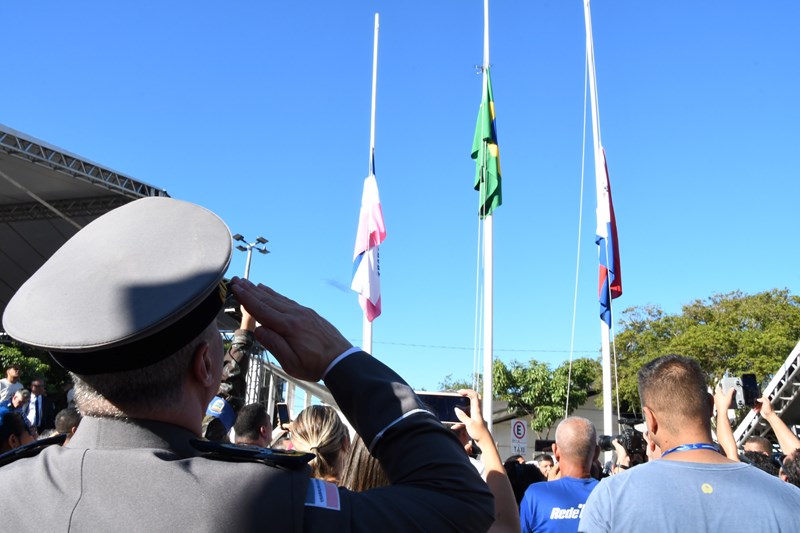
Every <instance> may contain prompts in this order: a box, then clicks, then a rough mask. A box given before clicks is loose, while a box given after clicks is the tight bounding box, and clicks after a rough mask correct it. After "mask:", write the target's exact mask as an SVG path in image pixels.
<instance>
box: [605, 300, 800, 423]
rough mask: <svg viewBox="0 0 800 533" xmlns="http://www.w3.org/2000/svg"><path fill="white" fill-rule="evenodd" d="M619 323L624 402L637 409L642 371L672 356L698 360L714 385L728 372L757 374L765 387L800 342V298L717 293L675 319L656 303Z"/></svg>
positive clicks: (624, 316)
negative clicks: (638, 375) (646, 365)
mask: <svg viewBox="0 0 800 533" xmlns="http://www.w3.org/2000/svg"><path fill="white" fill-rule="evenodd" d="M620 325H621V328H620V330H619V331H618V332H617V334H616V336H615V337H616V339H615V340H616V353H617V372H618V376H619V395H620V401H621V402H622V403H623V405H624V406H630V407H631V408H638V406H639V404H640V401H639V391H638V388H637V377H636V374H637V372H638V370H639V368H641V367H642V365H644V364H645V363H647V362H649V361H651V360H653V359H655V358H656V357H659V356H662V355H666V354H670V353H675V354H680V355H686V356H689V357H693V358H694V359H697V361H698V362H699V363H700V366H701V367H702V368H703V370H704V371H705V373H706V375H707V376H708V382H709V385H713V384H715V383H716V382H717V381H718V380H719V378H721V377H722V376H723V375H724V373H725V372H726V371H728V372H730V375H734V376H739V375H741V374H744V373H754V374H755V375H756V377H757V379H759V381H760V382H761V384H762V386H764V385H766V384H767V383H768V382H769V380H770V379H771V378H772V376H773V375H774V373H775V372H776V371H777V370H778V368H779V367H780V365H781V363H783V361H784V360H785V359H786V356H787V355H788V354H789V352H790V351H791V350H792V348H794V346H795V344H797V341H798V340H799V339H800V298H799V297H797V296H793V295H791V294H790V292H789V290H788V289H783V290H779V289H774V290H771V291H766V292H761V293H758V294H752V295H748V294H744V293H742V292H739V291H736V292H731V293H727V294H714V295H712V296H711V297H709V298H707V299H704V300H695V301H693V302H691V303H689V304H687V305H685V306H683V309H682V310H681V313H679V314H674V315H670V314H666V313H664V312H663V311H662V310H661V309H660V308H659V307H658V306H652V305H651V306H640V307H633V308H629V309H625V310H624V311H623V313H622V318H621V320H620Z"/></svg>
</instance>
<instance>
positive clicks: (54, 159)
mask: <svg viewBox="0 0 800 533" xmlns="http://www.w3.org/2000/svg"><path fill="white" fill-rule="evenodd" d="M0 150H2V151H4V152H6V153H7V154H9V155H12V156H15V157H19V158H20V159H24V160H26V161H30V162H31V163H36V164H39V165H43V166H45V167H47V168H50V169H52V170H56V171H59V172H63V173H65V174H67V175H69V176H72V177H75V178H78V179H81V180H84V181H87V182H89V183H91V184H93V185H99V186H101V187H105V188H107V189H111V190H113V191H115V192H117V193H119V194H122V195H124V196H127V197H128V198H130V199H136V198H143V197H145V196H166V195H167V194H166V191H164V190H163V189H157V188H155V187H153V186H151V185H147V184H146V183H142V182H140V181H137V180H135V179H133V178H131V177H129V176H125V175H124V174H120V173H118V172H115V171H113V170H108V169H106V168H103V167H101V166H99V165H96V164H95V163H92V162H90V161H86V160H84V159H81V158H79V157H77V156H74V155H72V154H70V153H68V152H65V151H63V150H59V149H58V148H55V147H51V146H48V145H46V144H45V143H41V142H37V141H34V140H32V139H29V138H26V137H24V136H22V135H20V134H18V133H16V132H13V131H8V130H0Z"/></svg>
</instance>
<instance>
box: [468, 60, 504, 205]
mask: <svg viewBox="0 0 800 533" xmlns="http://www.w3.org/2000/svg"><path fill="white" fill-rule="evenodd" d="M485 83H486V87H485V90H484V91H483V99H482V100H481V108H480V111H478V123H477V124H476V126H475V138H474V140H473V141H472V159H474V160H475V163H476V165H475V190H476V191H478V192H479V194H480V203H479V204H478V214H479V215H480V217H481V218H484V217H486V216H487V215H491V214H492V211H494V209H495V208H496V207H499V206H500V205H501V204H502V203H503V195H502V186H501V185H502V183H501V182H502V177H501V174H500V152H499V150H498V148H497V127H496V124H495V114H494V98H492V80H491V77H490V76H489V67H486V76H485Z"/></svg>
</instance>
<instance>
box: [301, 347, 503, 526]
mask: <svg viewBox="0 0 800 533" xmlns="http://www.w3.org/2000/svg"><path fill="white" fill-rule="evenodd" d="M325 384H326V385H327V386H328V388H329V389H330V390H331V392H332V393H333V395H334V397H335V398H336V401H337V403H338V405H339V407H340V408H341V409H342V412H344V413H345V415H346V416H347V419H348V420H349V421H350V423H351V424H352V425H353V427H354V428H355V429H356V431H357V432H358V434H359V435H361V437H362V438H363V439H364V442H365V443H367V445H368V446H369V447H370V448H371V450H372V453H373V455H375V457H376V458H377V459H378V461H379V462H380V463H381V466H382V467H383V469H384V470H385V472H386V474H387V476H388V477H389V480H390V482H391V485H390V486H389V487H383V488H380V489H373V490H370V491H367V492H362V493H354V492H349V491H347V490H344V489H340V491H339V495H340V498H341V509H340V510H339V511H331V510H328V509H322V508H317V507H306V510H305V527H304V529H305V530H306V531H382V532H384V531H486V530H487V529H488V528H489V526H491V524H492V522H493V521H494V516H493V515H494V501H493V497H492V494H491V492H490V491H489V488H488V487H487V485H486V483H484V481H483V480H482V479H481V477H480V476H479V475H478V472H477V471H476V470H475V468H474V467H473V466H472V465H471V464H470V462H469V460H468V458H467V455H466V453H464V449H463V448H462V446H461V444H460V443H459V442H458V440H457V439H456V438H455V436H454V435H453V434H452V432H451V431H449V430H448V429H446V428H445V427H444V426H442V424H441V423H440V422H439V421H438V420H436V419H435V418H434V417H433V416H432V415H431V414H430V413H427V412H425V411H424V410H423V407H422V405H421V403H420V401H419V399H418V398H417V396H416V395H415V394H414V391H413V390H412V389H411V388H410V387H409V386H408V385H407V384H406V383H405V382H404V381H403V379H402V378H401V377H400V376H398V375H397V374H396V373H395V372H393V371H392V370H391V369H389V368H388V367H387V366H386V365H384V364H383V363H381V362H380V361H378V360H377V359H375V358H373V357H371V356H370V355H368V354H366V353H364V352H360V353H356V354H353V355H351V356H349V357H347V358H345V359H344V360H342V361H341V362H339V363H338V364H337V365H336V366H335V367H334V368H333V369H332V370H331V371H330V372H329V374H328V376H327V377H326V378H325Z"/></svg>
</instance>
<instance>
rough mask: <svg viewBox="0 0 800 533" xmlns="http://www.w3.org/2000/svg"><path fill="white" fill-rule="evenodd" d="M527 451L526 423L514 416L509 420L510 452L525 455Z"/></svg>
mask: <svg viewBox="0 0 800 533" xmlns="http://www.w3.org/2000/svg"><path fill="white" fill-rule="evenodd" d="M527 451H528V423H527V422H525V421H524V420H522V419H519V418H515V419H514V420H512V421H511V453H513V454H516V455H521V456H523V457H525V455H526V453H527Z"/></svg>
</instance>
